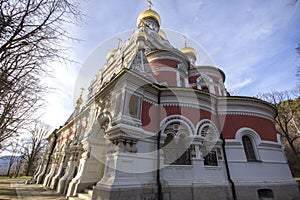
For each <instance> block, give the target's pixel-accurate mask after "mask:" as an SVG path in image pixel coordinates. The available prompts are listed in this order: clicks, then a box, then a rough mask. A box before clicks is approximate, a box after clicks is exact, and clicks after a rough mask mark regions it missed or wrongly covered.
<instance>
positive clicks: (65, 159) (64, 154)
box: [50, 147, 70, 190]
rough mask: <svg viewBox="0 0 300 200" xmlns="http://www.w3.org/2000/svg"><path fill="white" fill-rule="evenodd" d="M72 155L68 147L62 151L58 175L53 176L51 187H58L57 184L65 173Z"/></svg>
mask: <svg viewBox="0 0 300 200" xmlns="http://www.w3.org/2000/svg"><path fill="white" fill-rule="evenodd" d="M69 157H70V152H69V151H68V150H67V149H66V147H65V148H64V152H61V158H62V159H61V162H60V164H59V167H58V170H57V173H56V175H55V176H54V177H53V178H52V181H51V186H50V188H51V189H54V190H55V189H56V188H57V184H58V181H59V179H60V178H61V177H62V176H63V175H64V173H65V169H66V165H67V164H68V163H67V162H68V160H69Z"/></svg>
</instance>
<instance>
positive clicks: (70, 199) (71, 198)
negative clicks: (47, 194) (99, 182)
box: [68, 197, 82, 200]
mask: <svg viewBox="0 0 300 200" xmlns="http://www.w3.org/2000/svg"><path fill="white" fill-rule="evenodd" d="M68 200H82V199H80V198H79V197H68Z"/></svg>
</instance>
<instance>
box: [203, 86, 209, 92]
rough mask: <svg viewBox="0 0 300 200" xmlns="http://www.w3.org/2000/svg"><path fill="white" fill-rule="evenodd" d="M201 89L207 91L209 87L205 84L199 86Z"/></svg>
mask: <svg viewBox="0 0 300 200" xmlns="http://www.w3.org/2000/svg"><path fill="white" fill-rule="evenodd" d="M201 90H203V91H205V92H209V89H208V87H207V86H201Z"/></svg>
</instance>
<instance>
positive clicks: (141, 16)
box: [136, 9, 160, 27]
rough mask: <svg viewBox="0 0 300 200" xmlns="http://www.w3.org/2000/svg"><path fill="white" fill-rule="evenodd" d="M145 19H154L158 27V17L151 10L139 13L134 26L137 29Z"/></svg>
mask: <svg viewBox="0 0 300 200" xmlns="http://www.w3.org/2000/svg"><path fill="white" fill-rule="evenodd" d="M146 18H152V19H154V20H155V21H156V22H157V23H158V26H160V17H159V15H158V13H157V12H155V11H154V10H152V9H147V10H144V11H143V12H141V13H140V14H139V16H138V18H137V21H136V25H137V26H138V27H140V26H141V21H142V20H143V19H146Z"/></svg>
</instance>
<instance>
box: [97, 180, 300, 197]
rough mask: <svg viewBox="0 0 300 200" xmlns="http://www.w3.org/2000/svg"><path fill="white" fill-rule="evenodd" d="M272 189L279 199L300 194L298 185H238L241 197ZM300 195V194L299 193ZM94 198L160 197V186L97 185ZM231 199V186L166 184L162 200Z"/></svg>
mask: <svg viewBox="0 0 300 200" xmlns="http://www.w3.org/2000/svg"><path fill="white" fill-rule="evenodd" d="M259 189H271V190H272V191H273V193H274V198H270V199H276V200H293V199H296V197H297V195H299V193H298V192H299V191H298V188H297V184H294V183H293V182H291V183H287V184H282V183H281V184H260V185H256V186H253V185H252V186H251V185H236V193H237V199H238V200H239V199H243V200H260V199H259V197H258V193H257V190H259ZM298 197H299V196H298ZM92 199H93V200H157V187H155V186H144V187H138V188H113V189H111V188H105V187H103V186H96V187H95V188H94V192H93V197H92ZM207 199H209V200H220V199H221V200H231V199H233V197H232V193H231V187H230V186H229V185H195V186H194V187H188V186H163V187H162V200H207Z"/></svg>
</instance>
